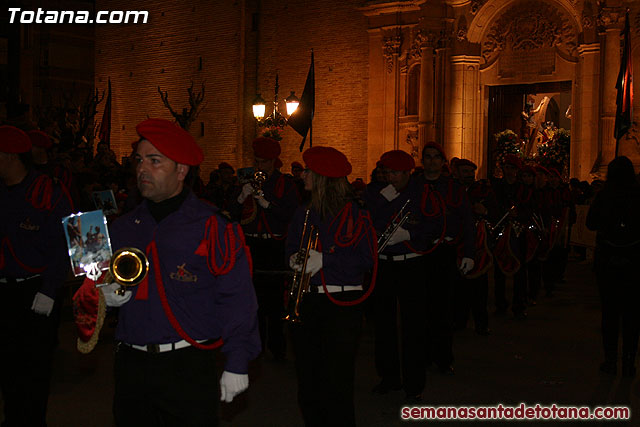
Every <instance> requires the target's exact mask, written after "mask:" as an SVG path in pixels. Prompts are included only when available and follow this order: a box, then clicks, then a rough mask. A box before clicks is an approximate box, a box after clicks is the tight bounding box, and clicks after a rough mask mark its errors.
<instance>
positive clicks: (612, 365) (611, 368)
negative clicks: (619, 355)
mask: <svg viewBox="0 0 640 427" xmlns="http://www.w3.org/2000/svg"><path fill="white" fill-rule="evenodd" d="M600 372H604V373H605V374H609V375H616V374H617V373H618V367H617V366H616V362H609V361H604V362H602V363H601V364H600Z"/></svg>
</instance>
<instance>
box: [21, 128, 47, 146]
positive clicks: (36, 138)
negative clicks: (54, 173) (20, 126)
mask: <svg viewBox="0 0 640 427" xmlns="http://www.w3.org/2000/svg"><path fill="white" fill-rule="evenodd" d="M27 135H29V139H31V145H33V146H34V147H41V148H50V147H51V146H52V145H53V142H51V138H49V135H47V134H46V133H44V132H42V131H41V130H30V131H29V132H27Z"/></svg>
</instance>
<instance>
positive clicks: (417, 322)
mask: <svg viewBox="0 0 640 427" xmlns="http://www.w3.org/2000/svg"><path fill="white" fill-rule="evenodd" d="M380 163H381V165H382V166H383V167H384V168H385V171H386V174H387V179H388V180H389V184H388V185H387V184H372V185H370V186H369V187H368V188H367V193H366V196H365V204H366V207H367V209H369V211H370V212H371V216H372V220H373V223H374V227H375V229H376V232H377V233H378V235H381V236H383V237H381V238H382V239H383V240H388V242H387V243H386V247H384V245H385V243H384V242H381V245H382V246H381V247H379V255H378V258H379V264H378V275H377V279H376V287H375V290H374V292H373V294H372V298H373V304H372V307H373V320H374V329H375V366H376V371H377V373H378V376H379V377H380V383H379V384H377V385H376V386H375V387H374V388H373V392H375V393H379V394H386V393H388V392H389V391H391V390H399V389H401V388H404V391H405V393H406V398H407V400H408V401H409V402H413V403H415V402H417V401H418V400H420V397H421V394H422V391H423V390H424V385H425V374H426V357H427V356H426V349H425V342H424V337H426V335H427V330H426V328H427V324H426V321H425V316H424V310H425V304H426V303H427V294H426V287H425V284H424V282H423V280H420V278H421V277H424V276H425V273H426V272H425V269H424V264H425V261H424V256H423V255H424V254H425V253H426V252H428V250H429V249H430V248H431V247H432V245H433V243H432V242H433V241H434V240H438V237H439V236H440V234H441V233H442V228H443V218H444V216H443V215H442V212H441V211H440V212H438V213H437V214H433V215H425V213H424V212H425V211H426V212H435V210H434V207H433V206H432V202H431V201H430V200H428V198H427V195H426V194H425V188H424V185H418V184H415V181H412V180H411V171H412V170H413V168H414V167H415V161H414V160H413V157H411V155H409V154H408V153H406V152H404V151H402V150H392V151H388V152H386V153H384V154H383V155H382V157H381V158H380ZM423 202H424V203H423ZM423 207H424V208H423ZM405 216H406V218H405V219H404V222H403V224H402V225H399V226H397V227H394V226H393V225H392V224H393V223H395V222H396V221H400V219H401V218H403V217H405ZM394 228H395V230H394ZM384 236H388V238H387V239H386V238H385V237H384ZM398 303H399V305H400V317H401V322H400V326H401V329H402V332H401V333H400V336H401V338H402V362H401V360H400V356H399V355H400V353H399V349H398V335H399V334H398V323H397V308H396V307H397V306H398Z"/></svg>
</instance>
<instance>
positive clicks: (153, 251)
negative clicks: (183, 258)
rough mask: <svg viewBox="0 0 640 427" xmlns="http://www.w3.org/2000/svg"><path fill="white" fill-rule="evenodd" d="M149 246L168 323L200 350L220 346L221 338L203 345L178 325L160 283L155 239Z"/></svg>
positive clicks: (158, 259) (160, 273)
mask: <svg viewBox="0 0 640 427" xmlns="http://www.w3.org/2000/svg"><path fill="white" fill-rule="evenodd" d="M149 246H150V248H151V256H152V259H153V272H154V276H155V278H156V287H157V289H158V295H159V296H160V303H161V304H162V308H163V310H164V314H165V315H166V316H167V319H169V323H171V326H173V329H174V330H175V331H176V332H177V333H178V335H180V337H181V338H182V339H183V340H185V341H187V342H188V343H189V344H191V345H192V346H194V347H196V348H199V349H201V350H213V349H216V348H218V347H220V346H222V344H223V341H222V338H218V339H217V340H216V341H215V342H213V343H211V344H207V345H205V344H201V343H199V342H197V341H196V340H194V339H193V338H191V337H190V336H189V334H187V332H186V331H185V330H184V329H182V326H180V323H179V322H178V319H176V316H175V315H174V314H173V311H172V310H171V307H170V306H169V301H168V300H167V294H166V293H165V290H164V285H163V283H162V272H161V271H160V257H159V256H158V248H157V246H156V241H155V240H152V241H151V243H150V244H149Z"/></svg>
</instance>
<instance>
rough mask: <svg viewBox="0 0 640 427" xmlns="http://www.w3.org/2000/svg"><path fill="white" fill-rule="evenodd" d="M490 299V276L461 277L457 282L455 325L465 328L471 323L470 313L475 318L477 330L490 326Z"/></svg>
mask: <svg viewBox="0 0 640 427" xmlns="http://www.w3.org/2000/svg"><path fill="white" fill-rule="evenodd" d="M488 297H489V275H488V274H487V273H485V274H483V275H482V276H479V277H476V278H474V279H466V278H464V277H463V276H460V277H459V278H458V281H457V292H456V299H455V303H456V307H455V316H456V317H455V325H456V326H457V327H459V328H465V327H466V326H467V322H468V321H469V312H471V315H472V316H473V323H474V326H475V328H476V329H485V328H487V327H488V326H489V313H488V312H487V301H488Z"/></svg>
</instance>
